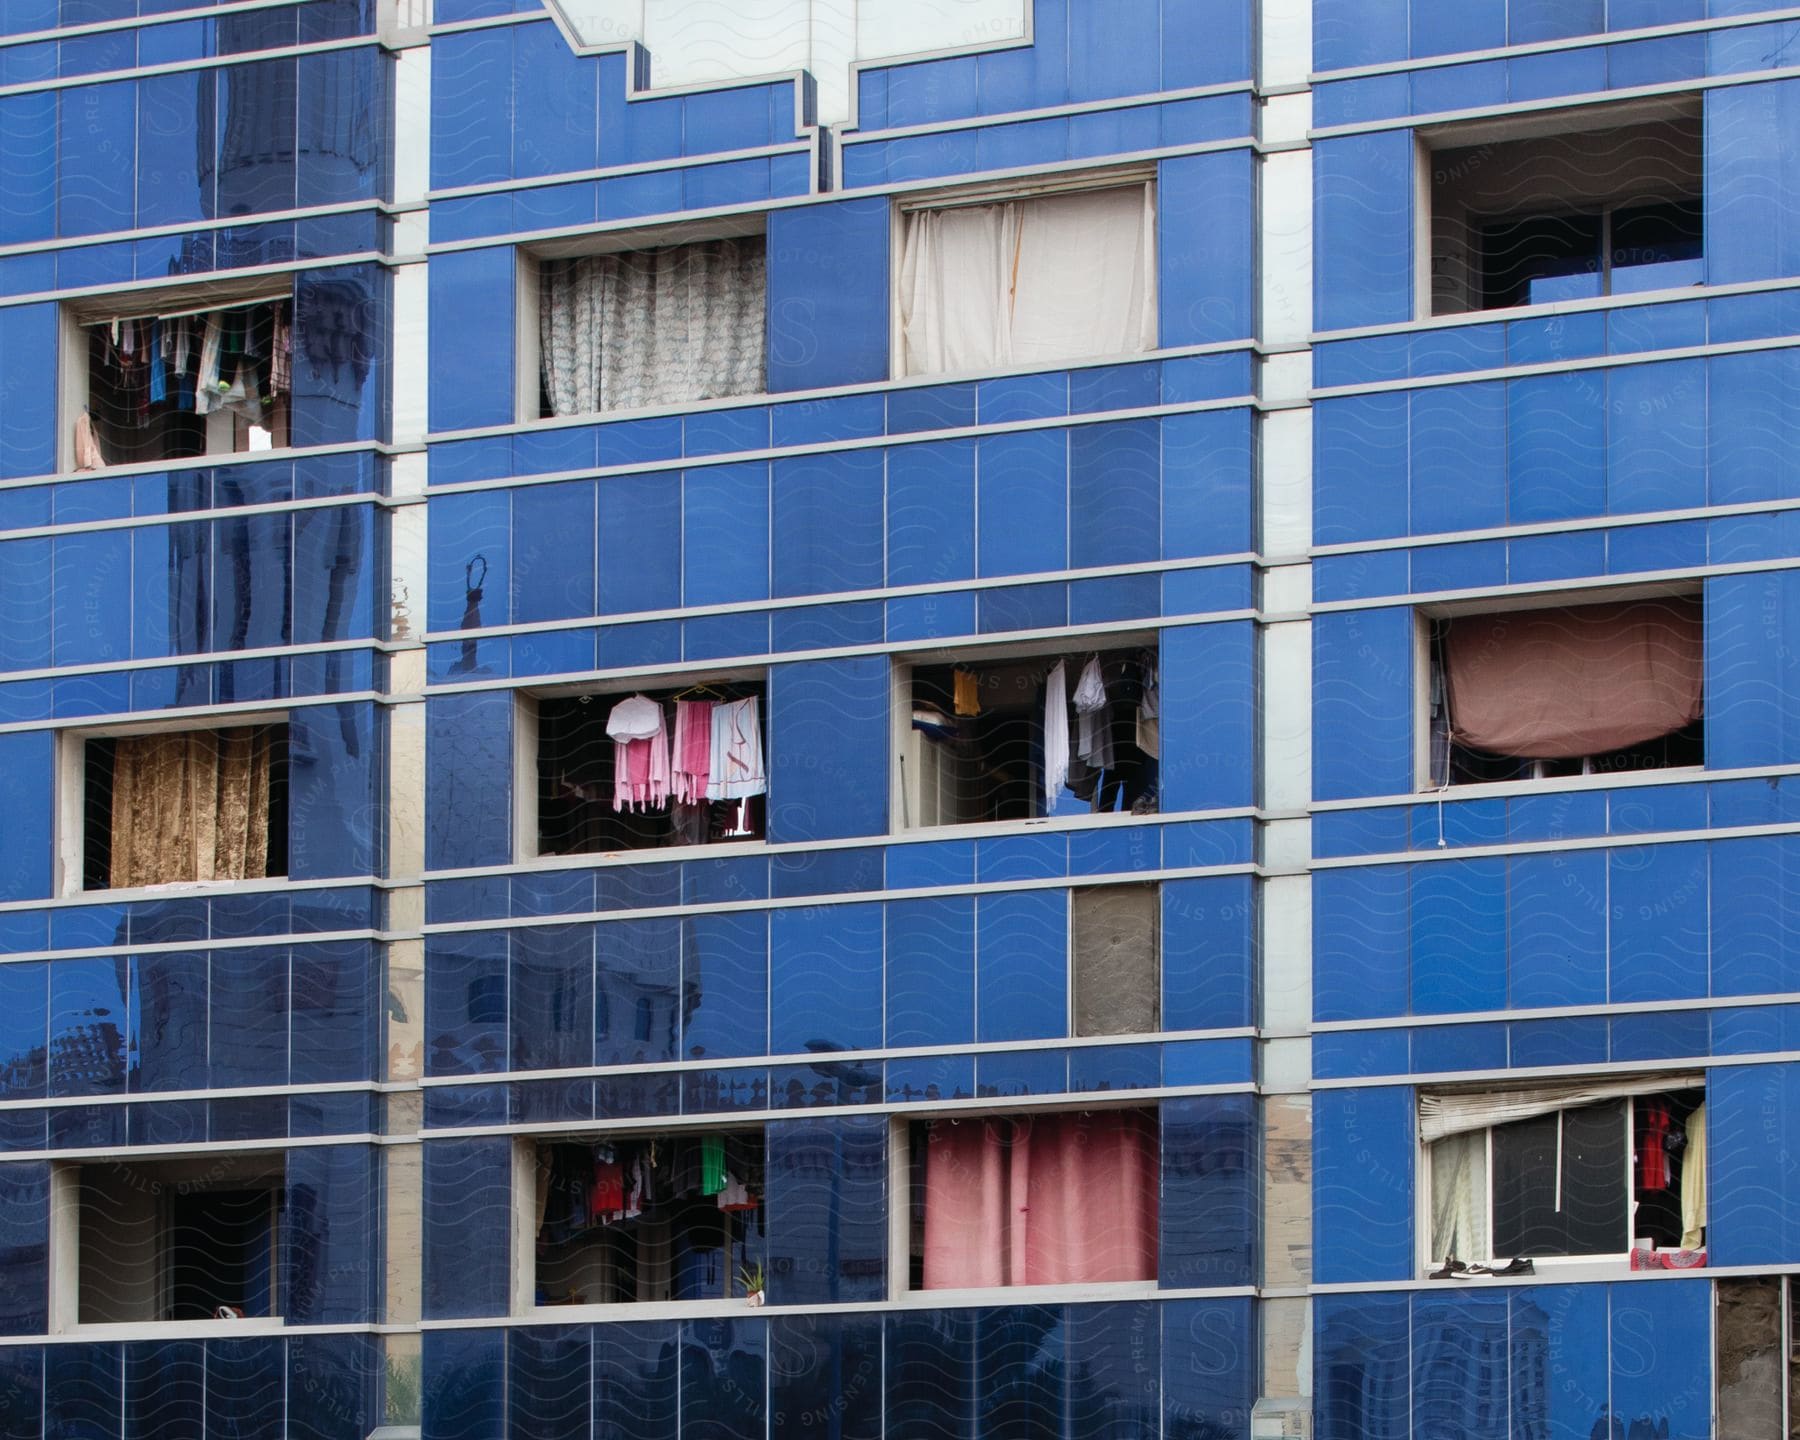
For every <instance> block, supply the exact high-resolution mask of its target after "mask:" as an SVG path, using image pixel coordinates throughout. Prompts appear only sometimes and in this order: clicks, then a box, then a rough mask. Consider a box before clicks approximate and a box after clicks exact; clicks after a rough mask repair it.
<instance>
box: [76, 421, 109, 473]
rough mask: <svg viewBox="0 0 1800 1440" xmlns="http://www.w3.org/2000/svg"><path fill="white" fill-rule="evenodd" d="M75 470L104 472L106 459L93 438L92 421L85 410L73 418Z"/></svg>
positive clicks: (97, 442)
mask: <svg viewBox="0 0 1800 1440" xmlns="http://www.w3.org/2000/svg"><path fill="white" fill-rule="evenodd" d="M75 468H76V469H77V470H104V469H105V468H106V457H105V456H104V455H102V454H101V453H100V442H99V440H97V439H96V438H95V436H94V420H93V417H92V416H91V415H89V414H88V412H87V411H86V410H83V411H82V412H81V413H80V414H79V415H77V416H76V417H75Z"/></svg>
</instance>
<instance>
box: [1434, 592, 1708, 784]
mask: <svg viewBox="0 0 1800 1440" xmlns="http://www.w3.org/2000/svg"><path fill="white" fill-rule="evenodd" d="M1444 655H1445V670H1446V678H1447V681H1448V690H1449V702H1450V704H1449V710H1450V730H1451V734H1452V735H1453V737H1454V738H1455V740H1456V741H1457V742H1458V743H1459V744H1462V745H1465V746H1470V747H1473V748H1474V749H1477V750H1484V751H1487V752H1489V753H1490V754H1494V755H1511V756H1517V757H1519V758H1521V759H1543V760H1549V759H1570V758H1575V757H1579V756H1583V755H1599V754H1605V753H1607V752H1609V751H1613V750H1620V749H1623V748H1625V747H1626V746H1628V745H1637V744H1642V743H1643V742H1645V741H1649V740H1655V739H1659V738H1660V737H1662V736H1664V735H1670V734H1673V733H1674V732H1675V731H1677V730H1680V729H1682V728H1683V727H1684V726H1686V725H1689V724H1692V723H1693V722H1694V721H1695V720H1697V719H1699V718H1700V713H1701V683H1702V675H1703V671H1704V651H1703V644H1702V634H1701V610H1700V602H1699V601H1698V600H1697V599H1692V598H1686V597H1683V598H1676V599H1669V600H1645V601H1630V602H1625V603H1620V604H1609V605H1580V606H1571V607H1566V608H1557V609H1551V610H1526V611H1517V612H1509V613H1506V614H1501V615H1481V616H1474V617H1470V618H1467V619H1457V620H1454V621H1452V622H1451V623H1450V624H1449V626H1448V628H1447V633H1446V636H1445V645H1444Z"/></svg>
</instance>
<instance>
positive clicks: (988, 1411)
mask: <svg viewBox="0 0 1800 1440" xmlns="http://www.w3.org/2000/svg"><path fill="white" fill-rule="evenodd" d="M1062 1317H1063V1309H1062V1307H1061V1306H1052V1305H1032V1306H1024V1305H1021V1306H1016V1307H1011V1308H1007V1309H1000V1308H998V1307H996V1308H994V1309H991V1310H977V1311H976V1312H975V1327H976V1330H975V1334H976V1344H975V1405H976V1410H977V1413H978V1414H980V1415H981V1416H982V1418H983V1426H982V1429H984V1430H987V1431H989V1432H991V1433H993V1434H995V1435H1054V1434H1058V1433H1059V1430H1058V1424H1059V1422H1060V1420H1061V1411H1062V1407H1063V1391H1064V1389H1065V1386H1066V1384H1067V1377H1066V1373H1065V1371H1064V1368H1063V1365H1062V1357H1063V1346H1064V1337H1063V1333H1062Z"/></svg>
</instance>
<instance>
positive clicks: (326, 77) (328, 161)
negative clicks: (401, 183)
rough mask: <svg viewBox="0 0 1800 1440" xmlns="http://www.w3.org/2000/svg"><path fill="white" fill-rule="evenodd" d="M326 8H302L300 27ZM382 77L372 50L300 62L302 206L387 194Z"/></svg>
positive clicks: (299, 189)
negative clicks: (380, 121)
mask: <svg viewBox="0 0 1800 1440" xmlns="http://www.w3.org/2000/svg"><path fill="white" fill-rule="evenodd" d="M327 8H328V7H325V6H320V5H308V6H304V7H302V9H301V23H302V25H305V24H306V23H307V22H308V21H309V20H313V21H315V22H316V21H317V20H318V19H319V18H320V15H321V12H324V11H325V10H326V9H327ZM386 76H387V67H386V64H385V63H384V57H383V56H382V55H381V52H379V51H378V50H375V49H373V48H365V49H360V50H340V51H336V52H332V53H327V54H320V55H302V56H301V57H300V75H299V86H300V94H299V103H298V106H297V109H298V117H299V145H298V149H299V173H298V177H297V187H296V188H297V194H296V201H297V203H298V204H299V205H301V206H302V207H304V206H308V205H333V204H343V203H346V202H349V201H353V200H369V199H374V198H376V197H377V196H378V195H380V194H382V193H383V192H385V190H386V189H387V186H386V183H385V177H384V175H383V174H382V169H383V166H382V156H383V150H384V147H383V145H382V143H381V139H382V127H381V126H380V124H379V123H378V122H377V121H376V120H375V117H376V116H378V115H380V114H382V113H383V110H382V107H383V105H384V102H385V100H386V88H387V86H386ZM347 117H357V118H356V119H355V120H354V121H353V120H351V119H349V118H347ZM138 223H139V224H142V223H143V221H142V220H141V219H140V220H139V222H138ZM356 248H361V247H356Z"/></svg>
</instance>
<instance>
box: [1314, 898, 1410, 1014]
mask: <svg viewBox="0 0 1800 1440" xmlns="http://www.w3.org/2000/svg"><path fill="white" fill-rule="evenodd" d="M1411 871H1412V867H1411V866H1410V865H1380V866H1374V867H1371V868H1367V869H1354V870H1324V871H1321V872H1319V873H1318V874H1317V875H1315V876H1314V877H1313V1015H1314V1018H1315V1019H1316V1020H1368V1019H1375V1018H1379V1017H1385V1016H1392V1015H1404V1014H1406V1013H1407V1007H1408V1003H1409V989H1408V977H1407V971H1406V967H1404V966H1402V965H1399V964H1397V963H1395V962H1396V959H1397V957H1399V956H1402V955H1404V954H1406V953H1407V947H1408V944H1409V936H1410V933H1411V914H1412V900H1411Z"/></svg>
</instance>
